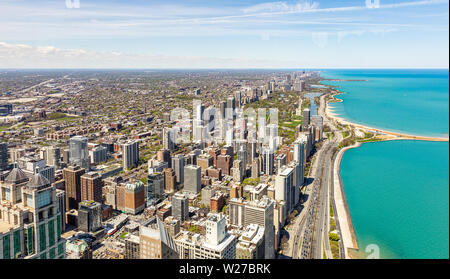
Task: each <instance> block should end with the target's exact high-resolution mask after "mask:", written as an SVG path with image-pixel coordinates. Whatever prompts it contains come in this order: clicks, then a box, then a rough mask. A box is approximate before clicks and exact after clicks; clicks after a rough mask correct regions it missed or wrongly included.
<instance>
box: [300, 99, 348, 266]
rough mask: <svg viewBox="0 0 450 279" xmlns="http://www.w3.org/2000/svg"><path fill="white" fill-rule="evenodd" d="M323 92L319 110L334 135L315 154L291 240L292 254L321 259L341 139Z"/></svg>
mask: <svg viewBox="0 0 450 279" xmlns="http://www.w3.org/2000/svg"><path fill="white" fill-rule="evenodd" d="M325 106H326V104H325V100H324V96H322V97H321V98H320V106H319V111H318V113H319V114H320V115H322V116H323V119H324V125H325V124H326V125H328V127H330V129H331V131H332V132H333V134H334V136H333V138H332V139H327V140H326V141H324V144H323V145H322V147H321V148H320V149H319V150H318V151H317V154H316V156H315V158H314V162H313V167H312V168H311V172H310V176H311V177H313V178H314V182H313V183H312V185H310V186H308V187H309V189H308V187H307V189H306V191H305V193H306V194H307V195H308V200H307V202H305V203H304V207H303V209H302V212H301V213H302V214H300V216H299V218H300V221H298V222H295V223H294V226H295V228H294V235H293V238H294V241H293V247H292V258H294V259H296V258H301V259H322V258H323V257H324V254H325V257H326V258H331V257H332V255H331V250H330V244H329V239H328V231H329V218H330V216H329V212H330V206H331V205H330V195H329V193H330V183H331V182H332V180H331V175H332V165H333V161H334V157H333V155H334V151H335V149H336V147H337V146H338V145H339V143H340V142H341V141H342V134H341V133H340V132H339V131H338V130H337V129H336V127H335V126H334V125H333V123H332V122H331V121H329V120H328V119H327V118H326V115H325Z"/></svg>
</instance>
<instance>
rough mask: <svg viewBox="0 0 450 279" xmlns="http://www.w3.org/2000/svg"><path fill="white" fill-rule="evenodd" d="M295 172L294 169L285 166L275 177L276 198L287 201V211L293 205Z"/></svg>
mask: <svg viewBox="0 0 450 279" xmlns="http://www.w3.org/2000/svg"><path fill="white" fill-rule="evenodd" d="M293 172H294V169H292V168H285V169H283V170H282V171H281V172H280V173H279V174H278V175H277V176H276V177H275V200H277V201H285V202H286V207H287V208H286V212H290V210H291V207H292V197H293V196H292V188H293V181H294V177H293Z"/></svg>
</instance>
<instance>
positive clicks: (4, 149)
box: [0, 142, 9, 171]
mask: <svg viewBox="0 0 450 279" xmlns="http://www.w3.org/2000/svg"><path fill="white" fill-rule="evenodd" d="M8 165H9V164H8V143H6V142H1V143H0V171H4V170H7V169H8Z"/></svg>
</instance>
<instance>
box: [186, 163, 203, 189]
mask: <svg viewBox="0 0 450 279" xmlns="http://www.w3.org/2000/svg"><path fill="white" fill-rule="evenodd" d="M201 176H202V174H201V168H200V167H199V166H196V165H187V166H185V167H184V191H186V192H191V193H195V194H197V193H199V192H200V190H201V178H202V177H201Z"/></svg>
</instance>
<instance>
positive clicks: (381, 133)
mask: <svg viewBox="0 0 450 279" xmlns="http://www.w3.org/2000/svg"><path fill="white" fill-rule="evenodd" d="M335 100H338V101H339V102H342V100H340V99H335ZM325 113H326V115H327V117H328V118H330V119H333V120H335V121H337V122H338V123H340V124H341V125H349V126H353V127H354V128H358V129H360V130H363V131H365V132H372V133H373V132H377V133H378V135H377V138H378V139H380V140H425V141H449V138H448V137H447V138H443V137H442V138H440V137H425V136H416V135H409V134H404V133H397V132H391V131H386V130H382V129H378V128H374V127H369V126H365V125H361V124H356V123H352V122H350V121H348V120H346V119H344V118H342V117H339V116H337V115H336V114H335V113H334V112H333V111H332V109H331V108H330V106H329V105H328V103H327V105H326V108H325Z"/></svg>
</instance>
